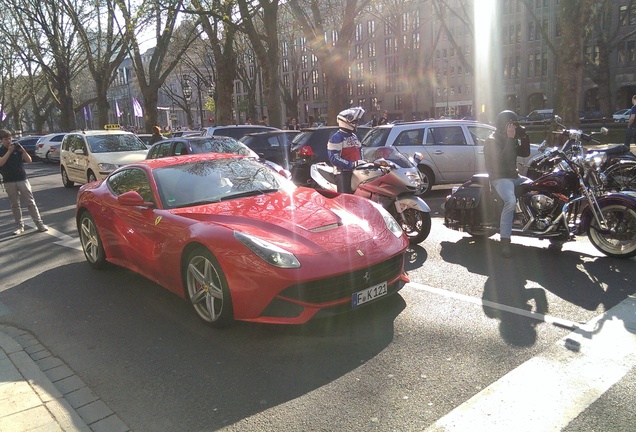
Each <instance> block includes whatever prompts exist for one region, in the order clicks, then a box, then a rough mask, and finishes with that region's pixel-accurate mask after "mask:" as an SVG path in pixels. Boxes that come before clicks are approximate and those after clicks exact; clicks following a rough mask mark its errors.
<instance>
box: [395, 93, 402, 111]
mask: <svg viewBox="0 0 636 432" xmlns="http://www.w3.org/2000/svg"><path fill="white" fill-rule="evenodd" d="M393 107H394V108H395V109H396V110H401V109H402V96H401V95H395V97H394V98H393Z"/></svg>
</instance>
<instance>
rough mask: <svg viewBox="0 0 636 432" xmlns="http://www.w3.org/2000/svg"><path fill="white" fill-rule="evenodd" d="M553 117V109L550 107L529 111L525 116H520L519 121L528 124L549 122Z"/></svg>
mask: <svg viewBox="0 0 636 432" xmlns="http://www.w3.org/2000/svg"><path fill="white" fill-rule="evenodd" d="M553 117H554V110H553V109H552V108H547V109H540V110H534V111H530V113H528V115H527V116H520V117H519V122H520V123H528V124H535V123H544V122H549V121H550V120H552V118H553Z"/></svg>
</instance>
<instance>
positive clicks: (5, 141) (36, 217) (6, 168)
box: [0, 129, 49, 235]
mask: <svg viewBox="0 0 636 432" xmlns="http://www.w3.org/2000/svg"><path fill="white" fill-rule="evenodd" d="M0 140H1V141H2V146H0V174H2V179H3V181H4V189H5V190H6V191H7V195H8V197H9V202H10V204H11V212H12V213H13V219H14V220H15V223H16V224H17V225H18V228H17V229H16V230H15V231H14V232H13V234H14V235H19V234H22V233H23V232H24V221H23V220H22V208H21V207H20V197H22V198H24V200H25V201H26V205H27V209H28V210H29V214H30V215H31V219H33V222H34V223H35V226H36V227H37V230H38V231H42V232H44V231H48V230H49V228H48V227H47V226H46V225H44V222H42V217H41V216H40V211H39V210H38V206H37V205H36V204H35V198H34V197H33V190H32V189H31V183H29V180H28V179H27V175H26V171H25V170H24V164H25V163H31V156H29V154H28V153H27V152H26V150H25V149H24V147H22V146H21V145H20V144H17V143H16V144H13V143H12V142H11V132H9V131H8V130H6V129H0Z"/></svg>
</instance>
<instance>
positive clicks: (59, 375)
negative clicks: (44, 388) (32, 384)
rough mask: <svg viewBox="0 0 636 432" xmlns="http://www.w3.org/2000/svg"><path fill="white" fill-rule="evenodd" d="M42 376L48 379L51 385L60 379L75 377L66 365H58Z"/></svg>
mask: <svg viewBox="0 0 636 432" xmlns="http://www.w3.org/2000/svg"><path fill="white" fill-rule="evenodd" d="M44 374H45V375H46V376H47V377H49V379H50V380H51V381H53V383H56V382H57V381H59V380H61V379H64V378H68V377H70V376H71V375H75V372H73V371H72V370H71V368H69V367H68V366H66V365H60V366H58V367H56V368H53V369H49V370H47V371H44Z"/></svg>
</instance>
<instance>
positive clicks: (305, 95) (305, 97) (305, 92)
mask: <svg viewBox="0 0 636 432" xmlns="http://www.w3.org/2000/svg"><path fill="white" fill-rule="evenodd" d="M303 100H304V101H308V100H309V88H308V87H303Z"/></svg>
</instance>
